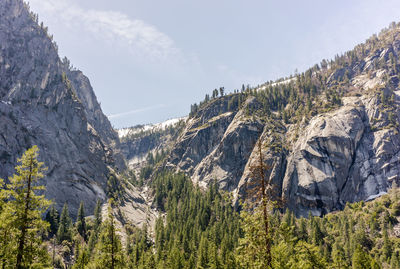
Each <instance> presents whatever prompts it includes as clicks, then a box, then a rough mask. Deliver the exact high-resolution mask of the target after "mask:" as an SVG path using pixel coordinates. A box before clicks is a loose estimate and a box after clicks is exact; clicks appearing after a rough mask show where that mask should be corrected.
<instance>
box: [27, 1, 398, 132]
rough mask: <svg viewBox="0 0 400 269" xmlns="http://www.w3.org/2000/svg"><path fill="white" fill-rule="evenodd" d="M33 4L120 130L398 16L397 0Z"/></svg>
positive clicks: (316, 58)
mask: <svg viewBox="0 0 400 269" xmlns="http://www.w3.org/2000/svg"><path fill="white" fill-rule="evenodd" d="M29 2H30V6H31V9H32V10H33V11H34V12H36V13H38V14H39V21H43V22H44V24H45V25H47V26H48V27H49V31H50V33H51V34H53V35H54V39H55V41H56V42H57V44H58V46H59V52H60V55H61V56H67V57H68V58H69V59H70V60H71V63H72V64H73V65H74V66H75V67H77V68H78V69H80V70H82V71H83V72H84V73H85V75H87V76H88V77H89V79H90V81H91V83H92V86H93V88H94V91H95V92H96V95H97V98H98V100H99V101H100V102H101V106H102V108H103V111H104V113H105V114H106V115H108V116H109V118H110V120H111V122H112V124H113V126H114V127H116V128H120V127H127V126H132V125H135V124H139V123H151V122H153V123H154V122H160V121H163V120H166V119H169V118H173V117H180V116H184V115H187V114H188V112H189V109H190V104H192V103H194V102H198V101H200V100H202V99H203V98H204V95H205V94H206V93H211V91H212V90H213V89H214V88H218V87H220V86H224V87H225V89H226V91H232V90H233V89H237V88H240V86H241V85H242V84H250V85H257V84H261V83H263V82H265V81H269V80H274V79H277V78H279V77H283V76H288V75H290V74H292V73H293V72H294V70H295V69H298V70H299V71H303V70H305V69H306V68H308V67H310V66H312V65H314V64H315V63H319V62H320V61H321V60H322V59H323V58H327V59H330V58H333V57H334V55H335V54H338V53H342V52H344V51H346V50H349V49H352V48H353V47H354V46H355V45H356V44H358V43H360V42H364V41H365V39H367V38H368V37H369V36H371V35H372V34H373V33H377V32H379V31H380V30H381V29H382V28H383V27H386V26H388V25H389V23H390V22H392V21H399V20H400V1H398V0H385V1H381V0H354V1H350V0H335V1H332V0H329V1H328V0H326V1H325V0H314V1H311V0H302V1H296V0H292V1H284V0H283V1H282V0H280V1H275V0H258V1H255V0H247V1H245V0H241V1H239V0H213V1H210V0H201V1H194V0H193V1H190V0H167V1H166V0H158V1H155V0H146V1H145V0H141V1H139V0H112V1H110V0H29Z"/></svg>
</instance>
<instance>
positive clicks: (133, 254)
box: [128, 172, 239, 268]
mask: <svg viewBox="0 0 400 269" xmlns="http://www.w3.org/2000/svg"><path fill="white" fill-rule="evenodd" d="M153 188H154V190H155V197H156V198H155V204H156V206H157V207H158V208H159V210H161V211H165V213H166V217H165V218H164V217H162V216H160V218H159V219H158V220H157V221H156V227H155V243H154V244H151V241H150V240H149V238H148V235H147V232H146V228H143V229H142V230H136V231H135V232H134V233H133V234H132V235H131V236H130V239H129V247H128V254H129V257H130V262H131V264H132V265H133V268H136V267H135V266H137V268H147V267H145V266H146V264H147V263H148V262H149V261H151V262H152V263H153V262H154V264H156V266H158V267H159V268H235V259H234V254H233V250H234V249H235V247H236V245H237V239H238V237H239V222H238V220H239V218H238V215H237V213H235V211H234V209H233V207H232V205H231V202H230V198H229V197H228V196H227V195H225V194H222V193H220V192H219V191H218V186H217V185H216V184H215V183H212V184H211V185H210V188H209V189H208V190H207V191H205V192H204V191H202V190H201V189H200V188H198V187H196V186H193V184H192V182H191V181H190V179H188V178H187V177H186V176H184V175H182V174H172V173H168V172H163V173H160V174H159V175H157V176H156V178H155V179H154V180H153ZM153 253H155V254H153Z"/></svg>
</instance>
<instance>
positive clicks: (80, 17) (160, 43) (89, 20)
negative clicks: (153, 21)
mask: <svg viewBox="0 0 400 269" xmlns="http://www.w3.org/2000/svg"><path fill="white" fill-rule="evenodd" d="M29 3H30V5H31V7H32V9H33V11H34V12H39V17H41V16H42V15H43V16H44V17H46V18H47V17H50V18H51V19H54V20H58V21H60V22H61V23H62V24H63V25H66V26H67V27H69V28H71V29H72V28H74V27H78V28H80V29H82V28H83V29H85V30H86V31H88V32H90V33H92V34H93V35H95V36H96V37H97V38H101V39H102V40H104V39H106V40H107V41H109V42H112V43H114V42H115V41H118V42H119V43H120V44H121V45H124V46H127V47H128V49H129V50H130V52H131V53H133V54H134V55H135V56H142V57H143V56H144V57H146V58H147V59H150V60H155V61H160V60H166V59H171V58H175V59H176V58H180V57H181V53H180V50H179V49H178V48H177V47H176V46H175V44H174V41H173V40H172V39H171V38H170V37H169V36H168V35H166V34H165V33H162V32H161V31H159V30H158V29H157V28H156V27H154V26H152V25H150V24H148V23H146V22H144V21H142V20H138V19H131V18H129V17H128V16H127V15H126V14H123V13H121V12H115V11H104V10H94V9H88V10H86V9H83V8H81V7H80V6H78V5H76V4H74V3H72V1H70V0H29Z"/></svg>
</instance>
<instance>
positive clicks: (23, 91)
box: [0, 0, 125, 215]
mask: <svg viewBox="0 0 400 269" xmlns="http://www.w3.org/2000/svg"><path fill="white" fill-rule="evenodd" d="M0 130H1V132H0V177H2V178H7V177H8V176H10V175H11V174H12V173H13V167H14V165H15V164H16V159H17V157H19V156H21V155H22V153H23V152H24V151H25V150H26V149H27V148H29V147H31V146H32V145H38V147H39V149H40V158H41V161H43V162H44V163H45V166H47V167H48V171H47V174H46V177H45V179H44V182H43V183H44V184H45V185H46V196H47V197H48V198H49V199H52V200H54V201H55V202H56V205H57V207H58V208H60V207H62V205H63V204H64V203H68V205H69V207H70V210H71V213H72V215H75V214H76V211H77V209H78V207H79V203H80V202H81V201H83V202H84V203H85V206H86V210H87V212H88V213H90V212H93V208H94V206H95V204H96V200H97V199H100V200H105V198H106V192H107V190H106V189H107V178H108V174H109V171H110V169H111V170H117V171H118V170H123V169H124V168H125V161H124V158H123V156H122V155H121V154H120V152H119V140H118V136H117V133H116V132H115V131H114V130H113V128H112V126H111V124H110V122H109V121H108V119H107V117H106V116H105V115H104V114H103V113H102V111H101V108H100V105H99V103H98V102H97V100H96V97H95V95H94V92H93V89H92V87H91V85H90V82H89V80H88V78H87V77H85V76H84V75H83V74H82V72H80V71H79V70H75V69H73V68H71V67H70V64H69V61H68V60H67V59H64V60H63V61H61V60H60V58H59V56H58V52H57V46H56V44H55V43H54V42H52V39H51V37H50V36H49V34H48V33H47V29H46V28H45V27H43V26H39V25H38V23H37V16H36V15H35V14H33V13H31V12H30V11H29V8H28V7H27V6H26V4H24V3H23V1H20V0H2V1H0Z"/></svg>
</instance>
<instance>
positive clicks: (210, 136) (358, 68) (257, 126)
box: [125, 23, 400, 216]
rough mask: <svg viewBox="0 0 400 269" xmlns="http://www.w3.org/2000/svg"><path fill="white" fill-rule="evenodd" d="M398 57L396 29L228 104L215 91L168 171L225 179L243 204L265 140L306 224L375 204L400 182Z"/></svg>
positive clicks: (178, 142) (276, 184) (280, 186)
mask: <svg viewBox="0 0 400 269" xmlns="http://www.w3.org/2000/svg"><path fill="white" fill-rule="evenodd" d="M399 53H400V26H399V25H398V24H395V23H393V24H391V26H390V27H389V28H387V29H384V30H383V31H382V32H381V33H380V34H379V35H374V36H372V37H371V38H369V39H368V40H367V41H366V42H365V43H364V44H361V45H358V46H356V47H355V48H354V49H353V50H351V51H348V52H346V53H344V54H343V55H342V56H336V57H335V59H334V60H331V61H329V60H323V61H322V62H321V63H320V64H317V65H315V66H314V67H312V68H310V69H309V70H307V71H306V72H304V73H301V74H296V75H294V76H290V77H288V78H284V79H280V80H278V81H276V82H269V83H266V84H264V85H261V86H258V87H255V88H250V87H247V88H245V87H244V86H243V88H242V89H241V90H240V91H239V90H235V91H234V92H233V93H230V94H227V95H223V96H219V97H218V96H217V95H218V91H217V92H216V94H215V91H214V92H213V97H212V98H210V97H209V95H207V96H206V98H205V99H204V101H202V102H201V103H200V104H195V105H193V106H192V111H191V113H190V116H189V118H188V119H187V121H186V124H185V126H184V128H182V130H181V131H180V132H179V136H177V138H176V139H175V140H174V141H173V146H172V148H171V149H170V151H169V153H168V157H167V158H166V160H165V162H164V163H163V165H164V166H165V167H167V168H169V169H171V170H173V171H183V172H185V173H186V174H187V175H189V176H190V177H191V179H192V181H193V182H195V183H197V184H199V185H200V186H202V187H205V188H207V186H209V184H210V183H211V182H213V181H214V180H216V181H217V182H218V183H219V186H220V188H222V189H223V190H226V191H229V192H232V193H233V194H234V198H235V201H236V202H238V200H239V199H240V198H244V199H248V198H251V197H249V188H251V187H252V185H253V184H252V183H251V181H252V178H251V167H252V166H254V165H255V164H256V162H257V160H258V156H259V155H258V149H257V147H256V145H257V144H258V141H259V140H260V141H261V144H262V154H263V157H264V160H265V163H266V164H267V165H269V166H270V167H271V169H269V170H268V173H267V174H268V175H267V176H269V177H270V180H271V185H272V186H273V189H274V193H275V196H276V197H277V198H282V200H284V201H285V204H286V206H287V207H288V208H289V209H291V210H293V211H294V212H296V214H297V215H298V216H306V215H308V213H309V212H311V213H312V214H313V215H318V216H320V215H324V214H326V213H328V212H331V211H335V210H340V209H343V208H344V206H345V204H346V203H347V202H356V201H360V200H370V199H373V198H376V197H378V196H380V195H382V194H384V193H386V192H387V191H388V189H389V188H390V187H391V185H392V184H393V183H394V182H396V183H397V184H398V183H399V181H400V136H399V131H400V129H399V120H400V110H399V105H400V89H399V78H400V72H399V71H400V66H399V63H398V62H399V61H398V59H399ZM145 139H147V136H145V135H144V136H140V135H137V136H136V137H135V138H134V139H132V140H131V142H132V143H133V142H134V143H135V144H140V143H142V142H143V141H145ZM126 140H129V138H126ZM161 141H162V139H161ZM125 143H129V142H125ZM159 145H162V142H160V144H155V145H152V147H151V148H152V149H154V148H157V147H158V146H159ZM148 152H150V149H149V150H147V151H146V150H144V151H143V152H141V153H140V154H141V156H143V155H145V154H147V153H148ZM128 155H129V158H134V157H135V156H139V154H138V153H137V151H134V150H133V151H129V150H128V151H125V156H128Z"/></svg>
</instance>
